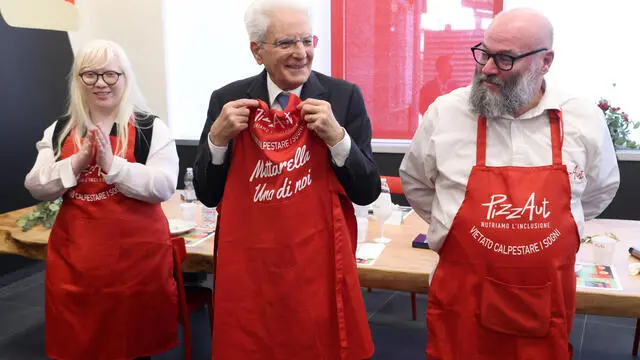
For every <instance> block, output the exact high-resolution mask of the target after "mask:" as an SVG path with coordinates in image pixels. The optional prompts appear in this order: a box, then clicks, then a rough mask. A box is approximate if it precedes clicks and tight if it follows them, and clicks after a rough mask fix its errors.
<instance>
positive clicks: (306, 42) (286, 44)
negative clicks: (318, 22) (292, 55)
mask: <svg viewBox="0 0 640 360" xmlns="http://www.w3.org/2000/svg"><path fill="white" fill-rule="evenodd" d="M262 43H263V44H269V45H272V46H274V47H276V48H278V49H280V50H291V49H293V48H295V46H296V45H298V43H302V46H304V47H305V49H312V48H315V47H316V46H318V37H317V36H316V35H309V36H305V37H302V38H296V37H286V38H282V39H279V40H276V41H274V42H272V43H266V42H262Z"/></svg>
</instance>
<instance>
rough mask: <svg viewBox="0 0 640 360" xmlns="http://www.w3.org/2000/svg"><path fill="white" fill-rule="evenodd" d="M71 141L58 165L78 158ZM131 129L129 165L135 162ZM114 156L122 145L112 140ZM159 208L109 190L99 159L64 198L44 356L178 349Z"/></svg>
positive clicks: (53, 248)
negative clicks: (117, 147) (118, 145)
mask: <svg viewBox="0 0 640 360" xmlns="http://www.w3.org/2000/svg"><path fill="white" fill-rule="evenodd" d="M72 138H73V134H71V135H70V136H69V137H67V139H66V140H65V142H64V144H63V146H62V152H61V158H62V159H64V158H67V157H69V156H71V155H73V153H74V152H75V146H74V144H73V141H72ZM135 139H136V129H135V127H134V126H133V125H132V124H130V125H129V143H128V146H127V156H126V159H127V160H128V161H129V162H134V161H135V158H134V155H133V154H134V144H135ZM110 140H111V145H112V148H113V149H114V153H115V148H116V142H117V138H116V137H115V136H111V137H110ZM169 240H170V233H169V226H168V223H167V219H166V217H165V215H164V213H163V211H162V208H161V205H160V204H149V203H146V202H142V201H139V200H135V199H132V198H129V197H126V196H124V195H122V194H121V193H120V192H119V191H118V188H117V187H115V186H114V185H109V184H106V183H105V182H104V180H103V178H102V175H101V169H100V167H99V166H97V165H96V163H95V157H94V159H93V160H92V161H91V163H90V165H89V167H88V168H87V169H86V170H84V171H83V172H82V173H81V175H80V177H79V178H78V185H77V186H76V187H75V188H72V189H69V191H67V192H66V193H65V195H64V201H63V203H62V207H61V208H60V211H59V213H58V217H57V218H56V222H55V224H54V226H53V228H52V230H51V236H50V238H49V245H48V249H47V271H46V281H45V287H46V306H45V319H46V324H45V325H46V352H47V355H49V356H50V357H52V358H54V359H57V360H87V359H92V360H102V359H104V360H130V359H133V358H136V357H142V356H149V355H154V354H158V353H161V352H164V351H166V350H169V349H170V348H172V347H174V346H176V345H177V342H178V333H177V330H178V329H177V316H178V305H177V290H176V284H175V282H174V280H173V261H172V252H171V244H170V241H169Z"/></svg>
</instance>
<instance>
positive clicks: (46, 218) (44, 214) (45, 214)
mask: <svg viewBox="0 0 640 360" xmlns="http://www.w3.org/2000/svg"><path fill="white" fill-rule="evenodd" d="M61 204H62V198H58V199H55V200H53V201H43V202H40V203H38V204H37V205H36V208H35V209H34V210H33V211H31V212H29V213H26V214H24V215H22V216H21V217H20V218H19V219H18V220H17V221H16V223H17V224H18V226H20V227H21V228H22V231H27V230H29V229H31V228H33V227H34V226H37V225H40V224H42V226H44V227H45V228H47V229H50V228H51V227H52V226H53V223H54V221H55V220H56V216H58V211H59V210H60V205H61Z"/></svg>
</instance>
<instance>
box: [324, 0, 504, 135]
mask: <svg viewBox="0 0 640 360" xmlns="http://www.w3.org/2000/svg"><path fill="white" fill-rule="evenodd" d="M454 3H455V2H452V3H451V4H447V6H446V7H443V6H442V2H434V3H433V4H431V0H423V1H401V0H392V1H370V0H332V4H331V6H332V19H331V23H332V25H331V26H332V32H331V43H332V48H331V57H332V61H331V67H332V75H333V76H335V77H340V78H344V79H346V80H348V81H350V82H353V83H355V84H357V85H358V86H359V87H360V89H361V90H362V93H363V95H364V98H365V103H366V106H367V111H368V113H369V117H370V118H371V123H372V127H373V137H374V138H376V139H411V138H412V137H413V134H414V132H415V130H416V128H417V127H418V122H419V119H420V117H421V115H422V114H424V112H425V111H426V109H427V107H428V106H429V105H430V104H431V103H432V102H433V100H435V98H436V97H437V96H440V95H443V94H446V93H448V92H450V91H451V90H453V89H455V88H458V87H462V86H466V85H468V84H469V83H470V81H471V77H472V75H473V70H474V67H475V62H474V60H473V57H472V55H471V51H470V50H469V49H470V48H471V47H472V46H473V45H475V44H477V43H478V42H480V41H481V40H482V36H483V33H484V29H485V28H486V26H487V25H488V23H489V22H490V21H491V19H492V18H493V16H494V14H495V13H497V12H499V11H501V10H502V0H475V1H471V0H469V1H466V2H465V4H468V5H469V6H464V5H463V4H461V5H458V6H457V7H456V6H454ZM458 3H459V2H458ZM487 9H489V11H487ZM491 9H493V10H494V11H491ZM347 14H348V15H347Z"/></svg>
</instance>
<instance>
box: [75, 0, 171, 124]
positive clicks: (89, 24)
mask: <svg viewBox="0 0 640 360" xmlns="http://www.w3.org/2000/svg"><path fill="white" fill-rule="evenodd" d="M175 2H178V1H177V0H176V1H175ZM76 4H77V5H78V8H79V10H80V27H79V29H78V31H74V32H70V33H69V38H70V39H71V45H72V47H73V48H74V52H75V51H76V50H77V48H78V47H79V46H80V45H82V44H83V43H85V42H87V41H88V40H91V39H95V38H104V39H109V40H113V41H115V42H117V43H119V44H120V45H122V47H123V48H124V50H125V51H126V52H127V55H128V56H129V58H130V60H131V63H132V65H133V70H134V71H135V73H136V76H137V78H138V84H139V86H140V88H141V90H142V94H143V95H144V97H145V98H146V100H147V103H148V105H149V107H150V108H151V110H152V111H153V112H154V113H155V114H156V115H158V116H159V117H160V118H161V119H163V120H165V121H167V120H168V115H167V93H166V81H165V62H164V36H163V31H164V27H163V21H162V2H161V1H158V0H108V1H107V0H76Z"/></svg>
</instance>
